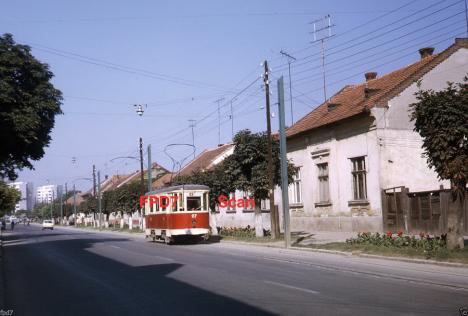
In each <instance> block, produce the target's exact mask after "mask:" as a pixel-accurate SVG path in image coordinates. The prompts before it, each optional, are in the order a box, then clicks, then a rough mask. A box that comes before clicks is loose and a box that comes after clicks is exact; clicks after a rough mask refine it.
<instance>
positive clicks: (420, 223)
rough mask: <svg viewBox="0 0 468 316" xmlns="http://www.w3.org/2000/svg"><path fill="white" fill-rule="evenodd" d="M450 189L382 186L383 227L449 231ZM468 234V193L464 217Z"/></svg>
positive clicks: (391, 229) (415, 231) (436, 232)
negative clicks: (416, 190) (421, 189)
mask: <svg viewBox="0 0 468 316" xmlns="http://www.w3.org/2000/svg"><path fill="white" fill-rule="evenodd" d="M450 203H452V202H451V192H450V190H443V189H442V190H434V191H421V192H409V189H408V188H405V187H404V186H400V187H395V188H389V189H384V190H382V212H383V227H384V229H385V230H390V231H404V232H407V233H413V234H417V233H419V232H425V233H429V234H441V233H445V232H446V231H447V211H448V208H449V205H450ZM462 229H463V231H464V232H465V234H468V194H466V195H465V205H464V211H463V219H462Z"/></svg>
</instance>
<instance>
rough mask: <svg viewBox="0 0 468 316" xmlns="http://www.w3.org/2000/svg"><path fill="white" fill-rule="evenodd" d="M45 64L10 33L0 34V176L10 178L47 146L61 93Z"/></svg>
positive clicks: (58, 107) (41, 154) (58, 111)
mask: <svg viewBox="0 0 468 316" xmlns="http://www.w3.org/2000/svg"><path fill="white" fill-rule="evenodd" d="M52 77H53V74H52V72H51V71H50V70H49V67H48V65H46V64H44V63H41V62H40V61H38V60H37V59H36V58H34V56H33V55H32V54H31V49H30V47H29V46H26V45H20V44H16V43H15V41H14V40H13V36H12V35H11V34H5V35H3V36H0V143H1V144H2V146H0V177H1V178H5V177H8V178H9V179H11V180H13V179H15V178H16V177H17V174H16V172H17V170H21V169H23V168H30V169H32V168H33V166H32V164H31V161H30V160H39V159H41V158H42V156H43V155H44V147H46V146H48V144H49V142H50V140H51V138H50V135H49V134H50V132H51V130H52V128H53V127H54V123H55V116H56V115H57V114H61V113H62V111H61V109H60V104H61V100H62V94H61V92H60V91H59V90H57V89H56V88H54V86H53V85H52V83H51V82H50V80H51V79H52Z"/></svg>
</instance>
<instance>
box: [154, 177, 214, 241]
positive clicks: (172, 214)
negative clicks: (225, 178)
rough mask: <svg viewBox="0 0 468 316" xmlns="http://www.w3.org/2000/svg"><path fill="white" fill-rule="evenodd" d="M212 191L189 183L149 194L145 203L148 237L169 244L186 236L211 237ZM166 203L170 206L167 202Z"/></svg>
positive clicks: (203, 186)
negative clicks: (210, 208)
mask: <svg viewBox="0 0 468 316" xmlns="http://www.w3.org/2000/svg"><path fill="white" fill-rule="evenodd" d="M209 191H210V188H209V187H207V186H205V185H198V184H185V185H178V186H172V187H167V188H162V189H158V190H155V191H151V192H148V193H147V194H146V195H147V196H146V201H145V220H146V237H150V238H153V240H154V241H155V240H157V239H159V240H163V241H164V242H166V243H171V242H173V241H174V240H175V239H176V238H177V237H182V236H185V237H187V236H191V237H203V238H205V239H206V238H208V235H209V230H210V223H209V198H208V193H209ZM151 200H153V203H151ZM163 200H169V201H170V203H163V202H162V201H163ZM154 201H157V202H156V203H154ZM150 205H151V206H150Z"/></svg>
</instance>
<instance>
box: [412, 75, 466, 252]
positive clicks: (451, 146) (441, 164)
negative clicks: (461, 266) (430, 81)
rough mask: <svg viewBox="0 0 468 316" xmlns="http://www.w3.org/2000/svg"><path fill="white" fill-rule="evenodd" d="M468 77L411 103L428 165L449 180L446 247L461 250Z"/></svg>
mask: <svg viewBox="0 0 468 316" xmlns="http://www.w3.org/2000/svg"><path fill="white" fill-rule="evenodd" d="M467 92H468V78H467V77H465V78H464V82H462V83H459V84H456V85H455V84H453V83H448V87H447V88H446V89H444V90H441V91H433V90H426V91H423V90H421V91H418V92H417V93H416V98H417V102H416V103H413V104H411V107H412V110H413V112H412V120H413V121H414V122H415V124H414V130H415V131H417V132H418V133H419V134H420V135H421V137H422V139H423V145H422V147H423V149H424V155H425V156H426V158H427V162H428V165H429V166H430V167H432V168H434V170H435V171H436V173H437V174H438V176H439V178H440V179H446V180H450V183H451V188H452V202H451V203H450V204H449V208H448V210H447V247H448V248H449V249H455V248H463V247H464V241H463V234H462V229H461V224H462V221H463V219H462V218H463V208H464V204H465V203H464V200H465V192H466V181H467V176H468V139H467V137H468V93H467Z"/></svg>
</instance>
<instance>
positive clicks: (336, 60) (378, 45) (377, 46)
mask: <svg viewBox="0 0 468 316" xmlns="http://www.w3.org/2000/svg"><path fill="white" fill-rule="evenodd" d="M458 22H462V21H461V20H460V21H456V22H455V23H458ZM463 22H464V21H463ZM438 23H440V22H436V23H433V24H431V25H426V26H424V27H422V28H420V29H418V30H416V31H412V32H410V33H406V34H403V35H400V36H398V37H396V38H393V39H390V40H387V41H385V42H383V43H380V44H377V45H374V46H372V47H368V48H366V49H364V50H360V51H357V52H354V53H352V54H349V55H346V57H342V58H337V59H335V60H331V61H329V62H328V63H326V64H325V66H329V65H332V64H334V63H337V62H338V63H339V62H341V61H345V60H348V59H349V58H350V57H354V56H357V55H360V54H362V53H366V52H368V51H371V50H373V49H375V48H379V47H382V46H385V45H387V44H389V43H395V41H397V40H399V39H402V38H404V37H407V36H409V35H413V34H417V32H419V31H420V30H426V29H427V28H428V27H431V26H434V25H436V24H438ZM452 26H453V25H449V27H452ZM445 28H447V27H445ZM445 28H441V29H439V30H444V29H445ZM437 32H438V31H431V32H430V33H426V34H424V35H418V38H422V37H424V36H428V35H432V34H434V33H437ZM413 41H414V39H410V40H408V41H407V42H404V43H399V44H398V47H399V46H400V45H402V44H407V43H410V42H413ZM418 45H423V44H418ZM393 48H397V47H396V46H395V47H393ZM386 51H388V49H386V50H385V52H386ZM380 52H381V51H379V52H378V53H374V54H372V55H366V56H364V57H362V58H360V59H358V60H363V59H367V58H369V57H373V56H375V55H377V54H380ZM355 62H356V61H353V62H352V63H355ZM346 65H347V66H348V65H350V63H349V62H347V63H346ZM320 67H321V66H314V67H311V68H307V69H304V70H302V71H298V72H296V75H297V74H301V73H304V72H308V71H313V70H316V69H319V68H320ZM328 70H330V69H329V68H328ZM297 80H299V79H296V81H297Z"/></svg>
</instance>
